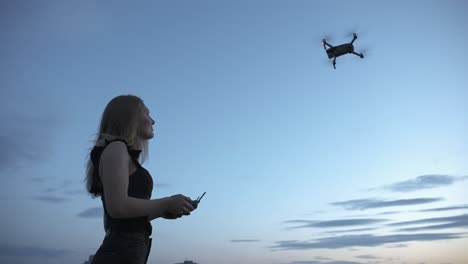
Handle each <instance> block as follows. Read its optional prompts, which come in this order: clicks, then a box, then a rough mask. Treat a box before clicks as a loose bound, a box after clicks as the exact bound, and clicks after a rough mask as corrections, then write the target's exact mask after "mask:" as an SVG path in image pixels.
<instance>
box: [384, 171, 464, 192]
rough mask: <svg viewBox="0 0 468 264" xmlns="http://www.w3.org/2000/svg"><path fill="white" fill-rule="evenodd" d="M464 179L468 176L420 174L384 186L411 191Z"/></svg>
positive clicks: (389, 188)
mask: <svg viewBox="0 0 468 264" xmlns="http://www.w3.org/2000/svg"><path fill="white" fill-rule="evenodd" d="M466 179H468V176H465V177H455V176H450V175H444V174H432V175H422V176H419V177H417V178H415V179H412V180H407V181H402V182H397V183H394V184H391V185H388V186H385V187H384V188H385V189H388V190H391V191H394V192H413V191H419V190H423V189H432V188H437V187H442V186H448V185H452V184H454V183H455V182H457V181H463V180H466Z"/></svg>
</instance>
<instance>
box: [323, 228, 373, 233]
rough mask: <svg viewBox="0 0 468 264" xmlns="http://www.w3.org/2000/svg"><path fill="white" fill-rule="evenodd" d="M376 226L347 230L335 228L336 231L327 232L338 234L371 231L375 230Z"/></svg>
mask: <svg viewBox="0 0 468 264" xmlns="http://www.w3.org/2000/svg"><path fill="white" fill-rule="evenodd" d="M375 229H376V228H372V227H369V228H357V229H347V230H334V231H328V232H325V233H332V234H337V233H353V232H362V231H371V230H375Z"/></svg>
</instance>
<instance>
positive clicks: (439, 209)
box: [418, 204, 468, 212]
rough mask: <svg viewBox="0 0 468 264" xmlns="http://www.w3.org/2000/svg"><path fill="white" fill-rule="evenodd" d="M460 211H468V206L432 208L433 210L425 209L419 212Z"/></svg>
mask: <svg viewBox="0 0 468 264" xmlns="http://www.w3.org/2000/svg"><path fill="white" fill-rule="evenodd" d="M460 209H468V204H467V205H458V206H449V207H439V208H432V209H424V210H419V211H418V212H441V211H451V210H460Z"/></svg>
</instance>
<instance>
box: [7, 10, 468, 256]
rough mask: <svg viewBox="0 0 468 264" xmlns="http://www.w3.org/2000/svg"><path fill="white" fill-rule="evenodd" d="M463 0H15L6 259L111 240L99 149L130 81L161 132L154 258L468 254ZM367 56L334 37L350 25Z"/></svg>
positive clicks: (156, 152) (345, 36) (151, 166)
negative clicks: (177, 200)
mask: <svg viewBox="0 0 468 264" xmlns="http://www.w3.org/2000/svg"><path fill="white" fill-rule="evenodd" d="M467 10H468V6H467V4H466V3H464V2H463V1H411V2H406V1H386V2H383V1H353V2H352V3H351V2H348V1H333V2H330V1H170V2H169V1H168V2H162V1H138V2H137V3H135V2H133V1H132V2H131V1H100V2H95V1H2V2H1V3H0V30H1V35H2V41H1V42H0V57H1V58H2V59H1V60H0V87H1V89H2V96H1V97H0V103H1V104H0V105H1V111H0V121H1V123H2V130H1V134H0V144H1V147H2V149H3V151H2V152H1V153H2V154H1V155H0V176H1V177H2V179H3V182H4V185H3V186H4V191H3V192H2V193H1V194H0V211H1V212H2V218H1V219H0V262H2V263H19V264H23V263H54V264H55V263H82V262H83V261H85V260H86V259H87V257H88V256H89V255H90V254H93V253H94V252H95V251H96V249H97V248H98V247H99V245H100V244H101V242H102V239H103V235H104V231H103V225H102V210H101V209H100V208H101V201H100V200H99V199H91V198H90V196H88V195H87V194H86V192H85V187H84V183H83V179H84V176H85V165H86V159H87V157H88V154H89V152H88V151H89V148H91V147H92V142H91V141H92V139H93V136H94V133H96V132H97V128H98V123H99V119H100V117H101V116H100V115H101V113H102V111H103V109H104V107H105V105H106V104H107V102H108V101H109V100H110V99H112V98H113V97H115V96H117V95H121V94H135V95H137V96H139V97H141V98H142V99H143V100H144V101H145V104H146V105H147V106H148V108H149V109H150V110H151V113H152V116H153V118H154V119H155V120H156V124H155V138H154V139H152V140H151V142H150V158H149V160H148V161H147V162H146V163H144V164H143V166H144V167H145V168H147V169H148V170H149V171H150V173H151V174H152V176H153V179H154V181H155V183H156V185H155V189H154V191H153V195H152V197H153V198H160V197H164V196H169V195H173V194H177V193H183V194H185V195H188V196H190V197H193V198H196V197H197V196H199V195H200V194H201V193H203V192H204V191H206V192H207V194H206V196H205V197H204V199H203V201H202V203H201V204H200V207H199V209H198V210H197V211H195V212H194V213H193V214H192V215H191V216H189V217H186V218H183V219H180V220H177V221H167V220H155V221H153V222H152V224H153V230H154V232H153V248H152V252H151V255H150V258H149V263H153V264H156V263H158V264H159V263H161V264H172V263H176V262H181V261H183V260H184V259H191V260H194V261H196V262H198V263H200V264H214V263H260V264H270V263H271V264H310V263H319V264H332V263H335V264H336V263H354V264H355V263H421V262H424V263H431V264H432V263H465V262H468V255H467V253H466V243H467V242H468V238H467V235H468V233H467V228H468V220H467V218H468V199H467V198H466V195H465V196H464V195H463V193H466V188H467V187H468V178H467V176H468V163H467V162H466V161H467V158H468V140H467V137H466V135H467V132H468V122H467V121H468V120H467V119H468V118H467V116H468V115H467V110H468V109H467V106H466V101H467V99H468V92H467V89H466V87H468V85H467V84H468V77H467V75H466V72H468V71H467V66H466V59H467V57H466V54H465V53H466V52H465V47H466V46H468V33H467V31H466V29H464V27H463V25H464V24H466V23H467V20H466V16H465V14H466V11H467ZM353 31H356V32H357V33H358V36H359V38H358V39H357V40H356V42H355V48H356V50H357V51H358V52H359V51H361V50H366V53H365V55H366V57H365V58H364V59H362V60H361V59H360V58H358V57H356V56H352V55H347V56H343V57H340V58H338V59H337V69H336V70H334V69H333V67H332V65H331V64H330V62H329V61H328V59H327V56H326V53H325V51H324V50H323V47H322V46H321V40H322V38H323V37H324V36H327V37H329V38H328V39H329V42H330V43H331V44H341V43H345V42H348V41H350V40H351V36H350V35H349V33H351V32H353Z"/></svg>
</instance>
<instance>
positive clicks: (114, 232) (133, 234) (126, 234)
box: [106, 229, 150, 240]
mask: <svg viewBox="0 0 468 264" xmlns="http://www.w3.org/2000/svg"><path fill="white" fill-rule="evenodd" d="M113 236H119V237H127V238H140V239H145V240H147V239H150V235H149V234H148V233H146V232H125V231H119V230H111V229H107V230H106V238H107V237H113Z"/></svg>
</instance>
